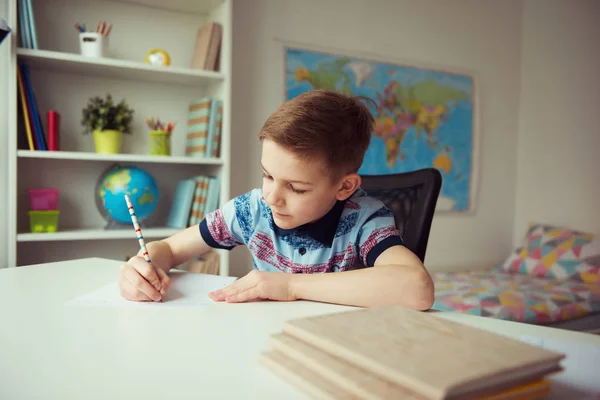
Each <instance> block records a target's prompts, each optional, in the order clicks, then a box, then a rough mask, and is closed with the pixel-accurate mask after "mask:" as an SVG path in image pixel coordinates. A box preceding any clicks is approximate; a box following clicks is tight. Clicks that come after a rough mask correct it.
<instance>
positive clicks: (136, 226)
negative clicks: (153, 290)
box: [125, 194, 152, 264]
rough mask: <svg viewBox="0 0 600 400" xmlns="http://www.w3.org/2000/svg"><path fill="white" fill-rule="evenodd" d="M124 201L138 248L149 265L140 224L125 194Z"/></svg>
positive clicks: (148, 256)
mask: <svg viewBox="0 0 600 400" xmlns="http://www.w3.org/2000/svg"><path fill="white" fill-rule="evenodd" d="M125 201H126V202H127V209H128V210H129V215H130V216H131V222H132V223H133V228H134V229H135V234H136V235H137V238H138V242H139V244H140V248H141V249H142V250H143V251H144V258H145V259H146V262H147V263H148V264H150V263H151V262H152V261H150V255H149V254H148V249H147V248H146V243H145V242H144V235H143V234H142V229H141V228H140V224H139V223H138V220H137V217H136V216H135V210H134V209H133V204H131V199H130V198H129V195H127V194H126V195H125Z"/></svg>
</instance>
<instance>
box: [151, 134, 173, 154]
mask: <svg viewBox="0 0 600 400" xmlns="http://www.w3.org/2000/svg"><path fill="white" fill-rule="evenodd" d="M150 155H153V156H170V155H171V132H167V131H161V130H151V131H150Z"/></svg>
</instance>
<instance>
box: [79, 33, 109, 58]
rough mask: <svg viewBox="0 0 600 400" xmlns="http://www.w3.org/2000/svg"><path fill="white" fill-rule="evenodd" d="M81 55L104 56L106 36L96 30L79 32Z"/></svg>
mask: <svg viewBox="0 0 600 400" xmlns="http://www.w3.org/2000/svg"><path fill="white" fill-rule="evenodd" d="M79 45H80V47H81V55H82V56H86V57H105V56H106V53H107V51H106V49H107V47H108V36H105V35H103V34H102V33H98V32H82V33H80V34H79Z"/></svg>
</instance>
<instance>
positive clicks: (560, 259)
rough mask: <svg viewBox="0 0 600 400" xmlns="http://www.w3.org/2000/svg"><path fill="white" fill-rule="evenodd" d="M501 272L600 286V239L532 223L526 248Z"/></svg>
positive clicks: (521, 249) (503, 265) (592, 235)
mask: <svg viewBox="0 0 600 400" xmlns="http://www.w3.org/2000/svg"><path fill="white" fill-rule="evenodd" d="M500 269H502V270H505V271H508V272H513V273H519V274H526V275H532V276H539V277H547V278H555V279H569V280H575V281H580V282H584V283H592V284H599V285H600V239H598V238H596V237H595V235H594V234H592V233H587V232H580V231H575V230H571V229H568V228H564V227H558V226H552V225H547V224H541V223H533V222H532V223H530V224H529V229H528V230H527V234H526V235H525V242H524V243H523V245H522V246H521V247H519V248H517V249H516V250H515V251H514V252H513V253H512V254H511V255H510V256H509V257H508V259H507V260H506V261H505V262H504V264H502V265H501V266H500Z"/></svg>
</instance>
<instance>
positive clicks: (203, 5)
mask: <svg viewBox="0 0 600 400" xmlns="http://www.w3.org/2000/svg"><path fill="white" fill-rule="evenodd" d="M89 1H91V0H89ZM117 1H119V2H121V3H130V4H137V5H141V6H146V7H151V8H157V9H161V10H168V11H175V12H181V13H192V14H207V13H209V12H211V11H213V10H214V9H215V8H216V7H217V6H218V5H220V4H221V3H223V0H169V1H165V0H117Z"/></svg>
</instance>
